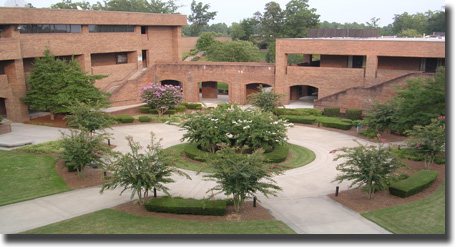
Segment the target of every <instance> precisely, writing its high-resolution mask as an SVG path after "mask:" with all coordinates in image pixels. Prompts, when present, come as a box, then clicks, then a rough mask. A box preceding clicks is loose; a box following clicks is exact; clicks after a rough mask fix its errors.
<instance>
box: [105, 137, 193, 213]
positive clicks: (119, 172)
mask: <svg viewBox="0 0 455 247" xmlns="http://www.w3.org/2000/svg"><path fill="white" fill-rule="evenodd" d="M126 139H127V140H128V145H129V147H130V149H131V152H130V153H127V154H123V155H121V156H120V158H119V159H118V160H117V161H115V162H114V163H113V164H112V166H111V167H108V168H107V170H111V171H112V175H111V176H110V178H112V180H111V181H110V182H109V183H106V184H103V187H102V188H101V191H100V193H103V191H105V190H107V189H115V188H117V187H123V190H122V192H121V193H120V194H122V193H123V192H124V191H126V190H128V189H129V190H131V199H132V198H133V197H134V195H136V194H137V196H138V198H139V199H138V201H137V202H138V203H139V204H140V205H144V203H145V198H147V197H148V193H149V192H150V191H152V190H153V188H156V189H157V190H160V191H163V192H164V193H166V194H167V195H169V192H168V191H169V189H168V188H167V187H166V186H164V184H167V183H172V182H174V180H173V179H172V178H171V175H172V174H174V173H175V174H178V175H180V176H185V177H186V178H188V179H191V178H190V176H188V174H186V173H184V172H182V171H180V170H178V169H175V168H173V167H172V164H173V162H174V161H173V158H172V157H173V156H172V154H170V153H169V152H166V151H165V150H163V149H162V147H161V145H160V141H156V138H155V136H154V134H153V132H152V133H151V143H150V145H148V146H147V149H146V150H145V153H139V151H140V150H141V149H142V147H141V146H140V144H139V143H138V142H134V141H133V138H132V137H127V138H126Z"/></svg>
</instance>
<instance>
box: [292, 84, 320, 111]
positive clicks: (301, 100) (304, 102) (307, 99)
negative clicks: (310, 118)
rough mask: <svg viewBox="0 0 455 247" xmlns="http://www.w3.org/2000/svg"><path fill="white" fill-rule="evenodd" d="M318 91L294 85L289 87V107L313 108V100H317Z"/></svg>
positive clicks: (310, 87) (311, 87) (307, 86)
mask: <svg viewBox="0 0 455 247" xmlns="http://www.w3.org/2000/svg"><path fill="white" fill-rule="evenodd" d="M318 93H319V89H318V88H316V87H313V86H309V85H295V86H291V87H290V93H289V99H290V105H294V106H295V107H299V108H313V106H314V100H316V99H318Z"/></svg>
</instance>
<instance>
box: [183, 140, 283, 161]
mask: <svg viewBox="0 0 455 247" xmlns="http://www.w3.org/2000/svg"><path fill="white" fill-rule="evenodd" d="M183 152H185V155H186V157H187V158H189V159H192V160H197V161H201V162H206V161H207V159H208V158H211V157H214V156H215V154H212V153H209V152H204V151H201V150H200V149H199V148H198V145H197V144H195V143H188V144H187V145H185V148H184V149H183ZM288 152H289V146H288V145H284V146H277V147H276V148H275V149H274V150H273V151H272V152H269V153H265V154H264V160H265V161H266V162H269V163H281V162H283V161H285V160H286V158H287V157H288Z"/></svg>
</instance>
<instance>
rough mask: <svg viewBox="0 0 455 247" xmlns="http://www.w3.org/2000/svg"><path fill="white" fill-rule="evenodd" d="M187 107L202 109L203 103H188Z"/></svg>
mask: <svg viewBox="0 0 455 247" xmlns="http://www.w3.org/2000/svg"><path fill="white" fill-rule="evenodd" d="M186 108H188V109H193V110H200V109H202V105H201V104H199V103H187V104H186Z"/></svg>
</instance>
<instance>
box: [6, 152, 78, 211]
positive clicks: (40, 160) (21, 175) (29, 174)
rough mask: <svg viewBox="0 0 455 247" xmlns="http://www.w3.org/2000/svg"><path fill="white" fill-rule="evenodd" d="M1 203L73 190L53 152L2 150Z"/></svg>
mask: <svg viewBox="0 0 455 247" xmlns="http://www.w3.org/2000/svg"><path fill="white" fill-rule="evenodd" d="M0 157H1V158H0V171H1V172H0V181H2V186H0V206H3V205H6V204H11V203H16V202H21V201H25V200H30V199H34V198H38V197H43V196H48V195H52V194H57V193H61V192H65V191H69V190H71V189H70V188H69V187H68V186H66V184H65V182H64V181H63V179H61V178H60V177H59V176H58V175H57V173H56V171H55V160H54V158H52V157H50V156H45V155H35V154H26V153H19V152H14V151H3V150H0Z"/></svg>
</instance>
